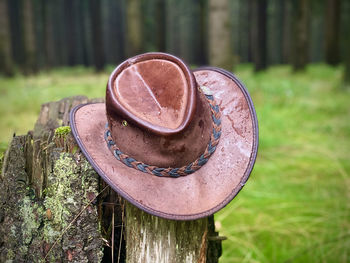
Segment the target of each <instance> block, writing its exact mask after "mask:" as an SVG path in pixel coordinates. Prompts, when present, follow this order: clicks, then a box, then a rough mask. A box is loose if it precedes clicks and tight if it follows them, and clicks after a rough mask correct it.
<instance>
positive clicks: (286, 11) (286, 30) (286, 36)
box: [281, 0, 292, 64]
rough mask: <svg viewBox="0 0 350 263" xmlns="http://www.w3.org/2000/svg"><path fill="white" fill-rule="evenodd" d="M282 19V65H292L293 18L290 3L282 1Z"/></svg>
mask: <svg viewBox="0 0 350 263" xmlns="http://www.w3.org/2000/svg"><path fill="white" fill-rule="evenodd" d="M281 9H282V12H283V17H282V63H284V64H288V63H290V60H291V59H290V57H291V56H290V54H291V49H292V48H291V35H292V26H291V25H292V16H291V13H292V12H291V4H290V1H284V0H281Z"/></svg>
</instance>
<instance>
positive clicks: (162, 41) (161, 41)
mask: <svg viewBox="0 0 350 263" xmlns="http://www.w3.org/2000/svg"><path fill="white" fill-rule="evenodd" d="M155 16H156V19H155V21H156V36H155V37H156V47H157V51H160V52H165V50H166V8H165V1H164V0H156V3H155Z"/></svg>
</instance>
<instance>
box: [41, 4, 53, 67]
mask: <svg viewBox="0 0 350 263" xmlns="http://www.w3.org/2000/svg"><path fill="white" fill-rule="evenodd" d="M41 1H42V4H43V9H44V19H43V20H44V21H43V25H44V27H45V29H44V39H45V58H46V63H45V64H46V67H47V68H51V67H53V66H55V64H56V57H55V50H54V36H53V35H54V28H53V13H54V10H53V3H52V1H47V0H41Z"/></svg>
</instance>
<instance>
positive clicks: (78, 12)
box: [0, 0, 350, 75]
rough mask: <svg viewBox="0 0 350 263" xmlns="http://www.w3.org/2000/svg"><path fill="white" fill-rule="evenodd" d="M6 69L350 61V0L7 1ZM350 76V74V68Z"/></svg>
mask: <svg viewBox="0 0 350 263" xmlns="http://www.w3.org/2000/svg"><path fill="white" fill-rule="evenodd" d="M0 5H1V6H0V12H1V13H0V43H1V45H0V58H1V59H0V72H3V73H4V74H6V75H12V74H13V73H14V72H16V71H20V72H23V73H24V74H30V73H35V72H37V71H38V70H40V69H48V68H53V67H62V66H74V65H84V66H94V67H95V68H96V69H97V70H101V69H103V68H104V66H105V65H106V64H112V65H115V64H118V63H120V62H121V61H123V60H125V59H126V58H128V57H130V56H133V55H136V54H139V53H143V52H149V51H163V52H169V53H172V54H174V55H177V56H179V57H181V58H183V59H184V60H185V61H186V62H187V63H189V64H191V65H206V64H210V65H214V66H220V67H224V68H227V69H229V70H232V69H233V66H234V65H235V64H238V63H247V62H249V63H251V62H252V63H254V65H255V68H256V70H261V69H264V68H266V67H267V66H269V65H274V64H292V65H293V66H294V68H295V69H296V70H299V69H303V68H304V67H305V65H306V64H307V63H310V62H313V63H314V62H326V63H328V64H331V65H337V64H339V63H341V62H345V61H346V58H347V62H348V63H347V64H348V65H349V58H348V57H349V56H347V53H349V52H350V51H349V47H350V40H349V38H350V29H349V25H350V3H349V1H347V0H119V1H113V0H74V1H71V0H1V1H0ZM347 74H350V73H347Z"/></svg>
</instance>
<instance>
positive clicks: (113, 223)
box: [112, 206, 114, 263]
mask: <svg viewBox="0 0 350 263" xmlns="http://www.w3.org/2000/svg"><path fill="white" fill-rule="evenodd" d="M112 263H114V206H113V207H112Z"/></svg>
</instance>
